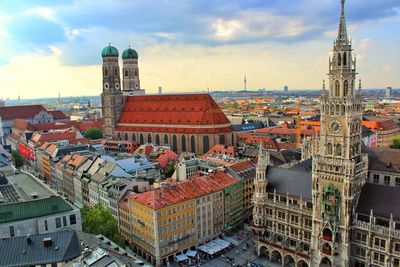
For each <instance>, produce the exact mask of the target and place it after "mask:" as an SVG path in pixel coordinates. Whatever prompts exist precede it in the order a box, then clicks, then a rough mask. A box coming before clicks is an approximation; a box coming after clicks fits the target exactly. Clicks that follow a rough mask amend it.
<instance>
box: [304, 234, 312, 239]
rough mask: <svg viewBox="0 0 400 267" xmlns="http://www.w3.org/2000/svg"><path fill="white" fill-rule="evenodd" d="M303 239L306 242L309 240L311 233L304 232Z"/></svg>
mask: <svg viewBox="0 0 400 267" xmlns="http://www.w3.org/2000/svg"><path fill="white" fill-rule="evenodd" d="M304 239H305V240H307V241H310V240H311V232H304Z"/></svg>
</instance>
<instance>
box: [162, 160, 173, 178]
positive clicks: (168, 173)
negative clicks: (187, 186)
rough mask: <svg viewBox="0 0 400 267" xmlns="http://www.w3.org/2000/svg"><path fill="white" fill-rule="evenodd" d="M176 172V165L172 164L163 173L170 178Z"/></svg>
mask: <svg viewBox="0 0 400 267" xmlns="http://www.w3.org/2000/svg"><path fill="white" fill-rule="evenodd" d="M174 172H175V163H174V162H171V163H169V164H168V165H167V166H166V167H165V168H164V169H163V170H162V173H163V175H164V177H165V178H170V177H172V175H173V174H174Z"/></svg>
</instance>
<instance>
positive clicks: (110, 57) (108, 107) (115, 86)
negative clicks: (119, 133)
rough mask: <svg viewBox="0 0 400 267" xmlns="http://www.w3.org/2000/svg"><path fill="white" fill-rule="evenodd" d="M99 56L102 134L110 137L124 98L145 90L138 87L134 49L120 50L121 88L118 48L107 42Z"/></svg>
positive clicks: (136, 58)
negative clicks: (101, 71)
mask: <svg viewBox="0 0 400 267" xmlns="http://www.w3.org/2000/svg"><path fill="white" fill-rule="evenodd" d="M101 56H102V58H103V93H102V94H101V100H102V112H103V124H104V126H103V134H104V136H105V137H106V138H109V139H111V138H112V136H113V131H114V126H115V125H116V123H117V122H118V119H119V116H120V114H121V111H122V108H123V106H124V98H125V97H126V96H131V95H144V94H145V90H144V89H140V79H139V66H138V58H139V57H138V53H137V52H136V51H135V50H134V49H132V48H130V47H129V48H128V49H126V50H124V51H123V52H122V77H123V80H122V82H123V84H122V88H121V77H120V67H119V53H118V49H117V48H115V47H114V46H111V44H109V45H108V46H106V47H105V48H104V49H103V50H102V52H101Z"/></svg>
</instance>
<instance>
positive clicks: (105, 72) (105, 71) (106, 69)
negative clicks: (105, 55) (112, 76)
mask: <svg viewBox="0 0 400 267" xmlns="http://www.w3.org/2000/svg"><path fill="white" fill-rule="evenodd" d="M104 76H105V77H108V68H107V67H104Z"/></svg>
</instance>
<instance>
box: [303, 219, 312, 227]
mask: <svg viewBox="0 0 400 267" xmlns="http://www.w3.org/2000/svg"><path fill="white" fill-rule="evenodd" d="M304 227H306V228H311V227H312V220H311V219H307V218H305V219H304Z"/></svg>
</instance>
